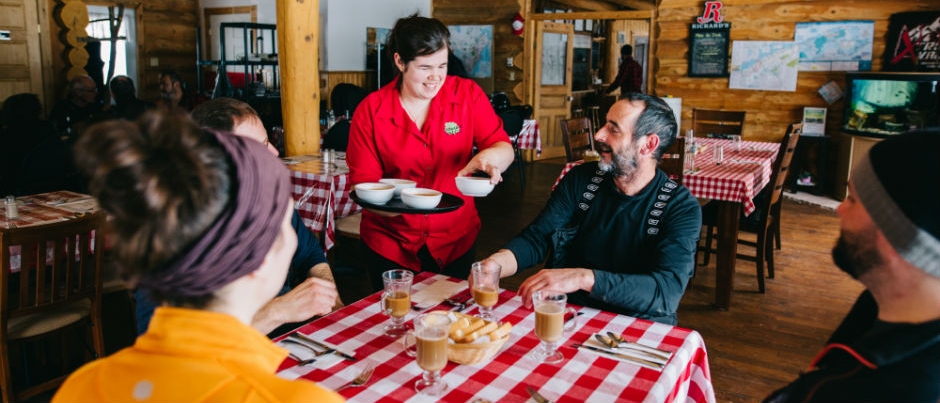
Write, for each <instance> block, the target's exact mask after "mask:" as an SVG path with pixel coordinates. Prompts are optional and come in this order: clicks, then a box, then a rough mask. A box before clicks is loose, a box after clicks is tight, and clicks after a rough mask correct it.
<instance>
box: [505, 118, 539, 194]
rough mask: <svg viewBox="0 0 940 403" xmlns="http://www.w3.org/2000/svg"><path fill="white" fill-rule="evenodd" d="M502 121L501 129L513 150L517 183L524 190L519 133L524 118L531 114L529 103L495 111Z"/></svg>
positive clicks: (523, 170) (523, 167)
mask: <svg viewBox="0 0 940 403" xmlns="http://www.w3.org/2000/svg"><path fill="white" fill-rule="evenodd" d="M496 115H497V116H499V119H500V120H502V122H503V130H504V131H505V132H506V135H508V136H509V142H510V143H511V144H512V149H513V151H514V152H515V155H516V157H515V159H513V162H512V165H516V166H517V167H518V168H519V184H520V187H521V189H522V190H525V158H523V156H522V149H520V148H519V135H520V134H521V132H522V127H523V126H524V124H525V120H526V119H529V118H530V117H531V116H532V106H531V105H515V106H511V107H509V108H507V109H504V110H501V111H499V112H497V113H496Z"/></svg>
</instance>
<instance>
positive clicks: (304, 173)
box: [288, 159, 361, 249]
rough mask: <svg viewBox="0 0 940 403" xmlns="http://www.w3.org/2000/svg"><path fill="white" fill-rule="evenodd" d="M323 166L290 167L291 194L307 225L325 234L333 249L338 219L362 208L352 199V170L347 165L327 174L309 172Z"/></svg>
mask: <svg viewBox="0 0 940 403" xmlns="http://www.w3.org/2000/svg"><path fill="white" fill-rule="evenodd" d="M315 164H321V165H322V162H321V161H320V160H319V159H316V160H311V161H308V162H304V163H300V164H294V165H289V166H288V169H289V170H290V180H291V184H292V185H293V187H292V189H291V194H292V195H293V197H294V201H295V206H296V207H297V211H298V212H299V213H300V217H301V218H303V220H304V224H305V225H306V226H307V228H310V230H311V231H314V232H323V233H324V236H323V239H324V242H323V243H324V245H323V246H324V247H325V248H326V249H330V248H332V247H333V244H334V243H335V241H336V221H335V220H336V219H337V218H339V217H345V216H347V215H350V214H352V213H355V212H357V211H359V210H361V208H360V207H359V205H358V204H356V203H355V202H353V201H352V199H350V198H349V194H350V193H351V192H352V184H351V183H350V182H349V169H348V168H346V167H345V166H344V165H343V166H340V167H339V168H336V169H333V170H330V171H328V172H324V171H322V170H320V169H309V168H311V167H312V165H315Z"/></svg>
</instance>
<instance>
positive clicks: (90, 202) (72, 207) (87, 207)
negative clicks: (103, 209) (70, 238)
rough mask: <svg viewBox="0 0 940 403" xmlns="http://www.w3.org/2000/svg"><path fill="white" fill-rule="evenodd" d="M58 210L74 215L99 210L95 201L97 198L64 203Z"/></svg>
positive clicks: (58, 206)
mask: <svg viewBox="0 0 940 403" xmlns="http://www.w3.org/2000/svg"><path fill="white" fill-rule="evenodd" d="M56 208H60V209H63V210H68V211H71V212H73V213H87V212H91V211H94V210H95V209H97V208H98V201H97V200H95V198H93V197H89V198H86V199H80V200H75V201H70V202H68V203H62V204H60V205H57V206H56Z"/></svg>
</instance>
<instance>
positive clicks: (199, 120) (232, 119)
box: [192, 98, 258, 132]
mask: <svg viewBox="0 0 940 403" xmlns="http://www.w3.org/2000/svg"><path fill="white" fill-rule="evenodd" d="M249 116H254V117H258V112H257V111H255V108H252V107H251V105H248V103H246V102H243V101H239V100H237V99H234V98H216V99H213V100H210V101H206V102H203V103H201V104H199V106H197V107H196V108H195V109H193V112H192V117H193V120H195V121H196V124H198V125H199V126H202V127H205V128H209V129H215V130H222V131H227V132H230V131H232V129H234V128H235V124H236V120H241V119H244V118H247V117H249Z"/></svg>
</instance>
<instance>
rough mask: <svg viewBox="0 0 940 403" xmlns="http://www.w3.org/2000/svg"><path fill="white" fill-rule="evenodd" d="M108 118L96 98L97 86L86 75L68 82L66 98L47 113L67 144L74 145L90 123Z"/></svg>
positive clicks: (107, 114)
mask: <svg viewBox="0 0 940 403" xmlns="http://www.w3.org/2000/svg"><path fill="white" fill-rule="evenodd" d="M109 118H111V114H110V112H109V111H108V110H106V108H105V105H104V103H102V102H101V101H100V99H99V97H98V85H97V84H95V80H93V79H92V78H91V77H89V76H86V75H79V76H75V77H72V79H71V80H69V84H68V94H67V95H66V98H65V99H63V100H61V101H59V102H58V103H56V104H55V105H54V106H53V107H52V112H50V113H49V120H50V121H52V124H53V126H55V128H56V131H57V132H58V133H59V136H61V137H62V139H63V140H65V142H66V143H68V144H72V143H74V142H75V140H76V139H77V138H78V136H79V135H81V133H82V131H84V130H85V128H86V127H88V126H89V125H91V124H92V123H95V122H100V121H102V120H105V119H109Z"/></svg>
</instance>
